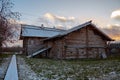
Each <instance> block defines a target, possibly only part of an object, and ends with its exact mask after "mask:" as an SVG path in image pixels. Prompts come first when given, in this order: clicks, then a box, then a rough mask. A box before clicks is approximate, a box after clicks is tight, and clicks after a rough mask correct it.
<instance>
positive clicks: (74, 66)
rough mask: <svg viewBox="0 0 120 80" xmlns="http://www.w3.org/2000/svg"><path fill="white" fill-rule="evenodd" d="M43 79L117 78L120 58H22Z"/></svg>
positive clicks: (88, 79) (99, 79)
mask: <svg viewBox="0 0 120 80" xmlns="http://www.w3.org/2000/svg"><path fill="white" fill-rule="evenodd" d="M24 59H25V61H26V62H27V64H28V65H29V66H31V69H32V70H33V71H35V73H36V74H37V76H39V78H40V79H43V80H119V78H120V59H119V58H117V59H106V60H91V59H88V60H53V59H36V58H31V59H27V58H24Z"/></svg>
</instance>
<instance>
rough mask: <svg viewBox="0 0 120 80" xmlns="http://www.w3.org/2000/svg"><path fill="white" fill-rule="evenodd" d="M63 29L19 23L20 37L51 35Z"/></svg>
mask: <svg viewBox="0 0 120 80" xmlns="http://www.w3.org/2000/svg"><path fill="white" fill-rule="evenodd" d="M63 31H65V30H61V29H56V28H48V27H40V26H33V25H21V36H20V37H53V36H55V35H58V34H60V33H61V32H63Z"/></svg>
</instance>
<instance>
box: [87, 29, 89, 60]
mask: <svg viewBox="0 0 120 80" xmlns="http://www.w3.org/2000/svg"><path fill="white" fill-rule="evenodd" d="M86 56H87V58H88V56H89V54H88V27H86Z"/></svg>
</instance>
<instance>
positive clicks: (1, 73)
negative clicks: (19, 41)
mask: <svg viewBox="0 0 120 80" xmlns="http://www.w3.org/2000/svg"><path fill="white" fill-rule="evenodd" d="M10 60H11V55H8V54H1V55H0V80H3V79H4V77H5V74H6V71H7V68H8V65H9V63H10Z"/></svg>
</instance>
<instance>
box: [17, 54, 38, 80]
mask: <svg viewBox="0 0 120 80" xmlns="http://www.w3.org/2000/svg"><path fill="white" fill-rule="evenodd" d="M17 65H18V74H19V75H18V76H19V80H40V79H39V77H37V75H36V74H35V73H34V71H33V70H31V68H30V67H29V66H28V65H27V64H26V63H25V61H24V59H23V58H21V57H19V56H17ZM36 68H37V67H36Z"/></svg>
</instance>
